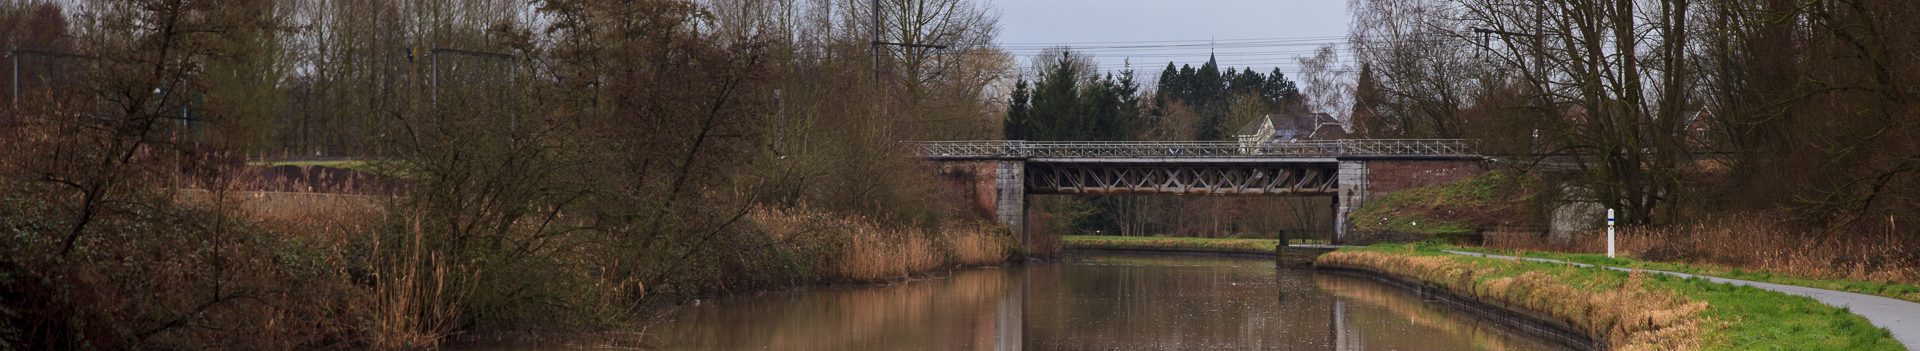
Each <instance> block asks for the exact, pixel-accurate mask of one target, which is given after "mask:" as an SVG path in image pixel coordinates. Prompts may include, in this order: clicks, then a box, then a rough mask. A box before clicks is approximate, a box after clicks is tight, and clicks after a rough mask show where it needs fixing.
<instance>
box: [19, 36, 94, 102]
mask: <svg viewBox="0 0 1920 351" xmlns="http://www.w3.org/2000/svg"><path fill="white" fill-rule="evenodd" d="M20 55H35V56H42V57H50V58H77V59H84V58H91V57H88V56H86V55H79V54H69V53H64V52H52V51H40V50H32V49H20V48H14V49H13V54H12V55H10V56H8V57H10V58H12V59H13V107H14V108H20Z"/></svg>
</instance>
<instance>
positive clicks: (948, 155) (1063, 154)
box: [908, 139, 1480, 159]
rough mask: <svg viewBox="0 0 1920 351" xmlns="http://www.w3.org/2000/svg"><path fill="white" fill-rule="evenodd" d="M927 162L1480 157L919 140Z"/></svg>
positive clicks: (1438, 147) (1448, 144) (1334, 148)
mask: <svg viewBox="0 0 1920 351" xmlns="http://www.w3.org/2000/svg"><path fill="white" fill-rule="evenodd" d="M908 144H909V145H911V146H913V147H915V148H917V150H918V152H919V155H920V157H923V158H928V159H982V158H985V159H1048V158H1103V159H1113V158H1274V157H1295V158H1301V157H1305V158H1463V157H1479V156H1480V155H1479V154H1477V153H1475V152H1474V147H1473V146H1474V145H1473V142H1472V141H1470V140H1462V139H1358V140H1330V141H1302V142H1292V143H1286V142H1271V143H1240V142H1231V141H1219V142H1213V141H1174V142H1153V141H1146V142H1105V141H1021V140H997V141H923V142H910V143H908Z"/></svg>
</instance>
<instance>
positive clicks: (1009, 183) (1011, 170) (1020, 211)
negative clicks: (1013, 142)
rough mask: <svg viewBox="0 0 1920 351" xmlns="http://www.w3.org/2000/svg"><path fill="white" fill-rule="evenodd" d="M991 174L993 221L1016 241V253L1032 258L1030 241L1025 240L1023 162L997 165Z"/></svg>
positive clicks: (1025, 187) (1025, 193)
mask: <svg viewBox="0 0 1920 351" xmlns="http://www.w3.org/2000/svg"><path fill="white" fill-rule="evenodd" d="M996 163H998V164H997V165H995V167H994V170H993V185H994V210H993V217H994V219H995V220H998V221H999V222H1000V223H1001V224H1006V225H1007V230H1010V231H1012V232H1013V237H1014V238H1017V239H1019V240H1020V253H1021V254H1023V255H1032V253H1033V245H1031V242H1032V240H1031V239H1029V238H1028V237H1027V162H1026V161H1024V160H1002V161H997V162H996Z"/></svg>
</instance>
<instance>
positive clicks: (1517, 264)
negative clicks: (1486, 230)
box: [1315, 244, 1903, 350]
mask: <svg viewBox="0 0 1920 351" xmlns="http://www.w3.org/2000/svg"><path fill="white" fill-rule="evenodd" d="M1315 264H1316V265H1317V266H1322V267H1334V268H1346V269H1359V270H1365V271H1370V272H1376V273H1379V274H1385V275H1387V276H1391V277H1395V278H1399V279H1406V280H1410V281H1414V282H1417V283H1421V284H1426V285H1429V286H1433V287H1436V288H1440V289H1444V290H1447V291H1449V292H1452V293H1454V294H1457V295H1460V296H1464V297H1468V298H1473V299H1477V300H1481V301H1487V302H1490V303H1494V304H1496V305H1504V306H1508V307H1510V308H1515V309H1519V310H1522V311H1524V312H1527V313H1533V314H1536V315H1538V316H1543V317H1545V319H1546V320H1548V321H1553V322H1560V323H1566V325H1567V326H1569V327H1571V328H1573V329H1575V331H1577V332H1581V333H1585V334H1587V335H1589V336H1592V337H1594V338H1595V339H1596V340H1598V341H1602V342H1604V343H1605V344H1606V345H1608V347H1609V348H1610V349H1619V350H1747V349H1753V348H1776V349H1789V350H1899V349H1903V347H1902V346H1901V345H1900V344H1899V343H1898V342H1896V341H1894V340H1893V339H1892V336H1891V334H1890V333H1888V332H1887V331H1886V330H1885V329H1880V328H1878V327H1874V326H1873V325H1872V324H1871V323H1868V322H1867V321H1866V320H1865V319H1862V318H1860V317H1859V316H1857V315H1854V314H1852V313H1850V312H1847V311H1846V310H1845V309H1841V308H1835V307H1831V306H1827V305H1823V304H1820V303H1819V302H1817V301H1814V300H1812V299H1809V298H1805V297H1799V296H1791V295H1786V294H1780V293H1775V292H1769V291H1764V290H1759V289H1755V288H1750V287H1736V286H1731V285H1726V284H1718V283H1711V282H1707V281H1705V280H1701V279H1679V278H1674V277H1669V276H1664V275H1657V274H1643V273H1626V272H1619V271H1613V270H1607V269H1601V268H1579V267H1574V266H1569V265H1557V264H1544V263H1534V262H1525V261H1515V260H1500V259H1489V258H1477V257H1467V256H1459V255H1451V254H1446V253H1444V252H1440V251H1439V250H1438V247H1437V246H1429V245H1413V244H1382V245H1376V246H1370V247H1357V248H1348V249H1343V250H1340V251H1336V252H1333V253H1328V254H1326V255H1323V256H1321V257H1320V258H1319V259H1318V260H1317V261H1316V262H1315Z"/></svg>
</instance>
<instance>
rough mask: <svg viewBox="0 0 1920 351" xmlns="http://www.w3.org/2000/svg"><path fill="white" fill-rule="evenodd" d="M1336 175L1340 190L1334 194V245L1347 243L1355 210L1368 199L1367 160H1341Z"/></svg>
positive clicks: (1332, 241)
mask: <svg viewBox="0 0 1920 351" xmlns="http://www.w3.org/2000/svg"><path fill="white" fill-rule="evenodd" d="M1338 172H1339V173H1338V174H1337V175H1336V177H1338V178H1337V179H1338V180H1339V183H1340V191H1339V192H1338V193H1336V195H1334V196H1333V240H1331V241H1330V243H1332V244H1334V245H1342V244H1346V239H1347V231H1349V230H1351V229H1353V223H1352V218H1353V217H1352V216H1351V214H1352V213H1353V210H1355V209H1359V208H1360V205H1361V204H1365V203H1366V201H1367V161H1364V160H1341V161H1340V170H1339V171H1338Z"/></svg>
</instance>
